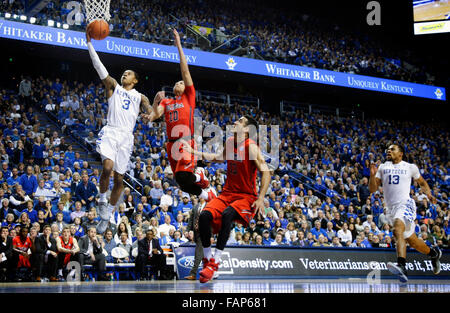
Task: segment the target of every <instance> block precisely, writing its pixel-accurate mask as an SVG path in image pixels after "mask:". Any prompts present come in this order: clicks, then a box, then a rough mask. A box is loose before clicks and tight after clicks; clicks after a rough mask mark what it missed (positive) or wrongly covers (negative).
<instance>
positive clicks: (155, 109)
mask: <svg viewBox="0 0 450 313" xmlns="http://www.w3.org/2000/svg"><path fill="white" fill-rule="evenodd" d="M144 97H145V99H144ZM164 98H165V93H164V91H159V92H158V93H157V94H156V95H155V98H154V99H153V105H150V100H149V99H148V98H147V97H146V96H144V95H142V100H141V108H143V109H144V110H143V111H144V112H145V113H143V114H141V117H142V118H143V119H144V120H148V121H150V122H153V121H154V120H157V119H158V118H160V117H161V116H162V115H163V113H164V107H163V106H161V105H159V103H160V102H161V100H163V99H164Z"/></svg>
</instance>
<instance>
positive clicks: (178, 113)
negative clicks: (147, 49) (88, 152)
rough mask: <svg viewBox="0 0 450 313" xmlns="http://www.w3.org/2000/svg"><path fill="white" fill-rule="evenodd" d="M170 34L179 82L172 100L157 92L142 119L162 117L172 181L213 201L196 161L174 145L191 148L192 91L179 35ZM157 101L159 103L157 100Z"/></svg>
mask: <svg viewBox="0 0 450 313" xmlns="http://www.w3.org/2000/svg"><path fill="white" fill-rule="evenodd" d="M173 34H174V41H175V45H176V46H177V48H178V53H179V55H180V68H181V76H182V78H183V80H181V81H178V82H176V83H175V86H174V87H173V92H174V94H175V99H167V98H164V97H165V95H164V92H163V91H160V92H158V93H157V95H156V96H155V100H154V101H153V111H154V112H153V114H150V115H143V117H144V118H147V119H149V120H155V119H158V118H159V117H161V116H162V115H163V114H164V118H165V122H166V128H167V136H168V143H167V154H168V155H169V163H170V167H171V168H172V172H173V173H174V175H175V180H176V181H177V183H178V185H179V186H180V188H181V190H183V191H185V192H188V193H190V194H193V195H196V196H199V197H201V198H203V199H205V200H207V201H209V200H211V199H213V198H215V197H216V194H215V191H214V189H212V188H209V181H208V179H207V177H206V176H205V171H204V169H203V168H200V167H197V168H196V166H197V158H196V157H195V156H194V155H193V154H190V153H186V151H184V149H183V146H182V145H180V143H179V142H177V141H178V140H179V139H183V140H184V141H186V142H188V143H189V145H190V146H191V147H195V142H194V139H193V136H194V110H195V88H194V82H193V81H192V77H191V74H190V72H189V67H188V64H187V60H186V56H185V55H184V52H183V48H182V46H181V41H180V35H179V34H178V32H177V30H176V29H174V30H173ZM159 99H162V100H161V101H158V100H159ZM158 102H159V103H158Z"/></svg>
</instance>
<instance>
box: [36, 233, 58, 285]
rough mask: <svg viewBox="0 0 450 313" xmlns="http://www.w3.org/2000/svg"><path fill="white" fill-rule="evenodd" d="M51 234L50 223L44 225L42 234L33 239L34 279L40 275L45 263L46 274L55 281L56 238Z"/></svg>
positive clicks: (56, 265)
mask: <svg viewBox="0 0 450 313" xmlns="http://www.w3.org/2000/svg"><path fill="white" fill-rule="evenodd" d="M51 234H52V230H51V227H50V225H45V226H44V228H43V234H42V235H41V236H39V237H38V238H36V240H35V246H34V247H33V250H34V251H33V257H32V259H33V260H34V261H35V262H36V275H37V277H36V279H37V278H38V277H39V278H40V277H42V274H43V272H44V267H45V265H47V275H46V276H47V277H48V278H49V280H50V281H57V278H56V270H57V267H58V249H57V247H56V239H55V238H52V236H51ZM37 280H38V279H37Z"/></svg>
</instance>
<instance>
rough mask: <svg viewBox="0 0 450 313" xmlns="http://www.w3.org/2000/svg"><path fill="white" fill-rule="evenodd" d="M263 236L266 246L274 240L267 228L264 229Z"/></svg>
mask: <svg viewBox="0 0 450 313" xmlns="http://www.w3.org/2000/svg"><path fill="white" fill-rule="evenodd" d="M262 236H263V240H262V242H263V244H264V245H266V246H270V245H271V244H272V242H273V239H272V238H270V231H269V230H267V229H265V230H263V232H262Z"/></svg>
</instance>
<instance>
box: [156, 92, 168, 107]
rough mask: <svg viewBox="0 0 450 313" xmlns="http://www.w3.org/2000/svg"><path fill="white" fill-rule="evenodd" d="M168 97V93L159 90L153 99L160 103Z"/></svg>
mask: <svg viewBox="0 0 450 313" xmlns="http://www.w3.org/2000/svg"><path fill="white" fill-rule="evenodd" d="M165 97H166V93H165V92H164V91H158V92H157V93H156V95H155V98H154V99H153V103H158V104H159V103H160V102H161V100H162V99H164V98H165Z"/></svg>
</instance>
